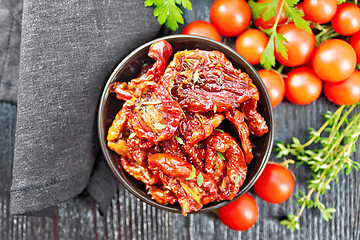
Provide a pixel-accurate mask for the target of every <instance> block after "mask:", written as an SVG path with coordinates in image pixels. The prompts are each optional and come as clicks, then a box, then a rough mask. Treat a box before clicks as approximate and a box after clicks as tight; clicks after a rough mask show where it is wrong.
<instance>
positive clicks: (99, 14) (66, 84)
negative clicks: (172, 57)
mask: <svg viewBox="0 0 360 240" xmlns="http://www.w3.org/2000/svg"><path fill="white" fill-rule="evenodd" d="M152 11H153V9H152V8H146V7H144V1H143V0H103V1H97V0H62V1H42V0H24V3H23V19H22V36H21V54H20V76H19V86H18V98H17V101H18V113H17V129H16V140H15V152H14V162H13V176H12V187H11V203H10V210H11V213H12V214H24V213H29V212H34V211H39V210H43V209H48V208H49V207H52V206H54V205H56V204H58V203H60V202H62V201H65V200H67V199H69V198H71V197H74V196H76V195H78V194H79V193H80V192H82V191H83V190H84V188H85V187H86V186H87V184H88V183H89V177H90V174H91V172H92V169H93V164H94V159H95V157H96V155H97V151H96V147H95V146H96V139H97V136H96V131H95V126H96V122H95V115H96V113H97V112H96V110H97V106H98V103H99V99H100V95H101V93H102V89H103V87H104V85H105V82H106V80H107V78H108V77H109V76H110V74H111V71H112V70H113V69H114V68H115V66H116V64H117V63H118V62H119V61H120V60H121V59H122V58H123V57H124V56H125V55H126V54H127V53H129V52H130V51H131V50H133V49H134V48H136V47H137V46H139V45H141V44H143V43H144V42H146V41H148V40H150V39H152V38H153V37H155V36H156V34H157V33H158V32H159V29H160V26H159V25H158V22H157V20H156V19H155V18H154V17H153V13H152ZM98 165H100V166H101V165H106V164H103V163H101V164H98ZM102 169H104V168H102ZM101 171H108V170H101ZM101 171H100V173H96V172H94V174H93V176H94V178H93V179H92V180H91V181H90V182H91V183H92V184H93V185H91V187H89V188H88V189H89V192H90V193H91V192H92V193H94V194H95V195H96V196H97V197H98V198H97V200H98V201H109V199H108V197H107V198H103V197H102V192H101V191H100V192H99V191H98V190H99V189H98V188H97V187H96V186H99V188H101V186H104V183H103V182H101V181H100V182H99V181H98V180H99V179H100V178H101V176H103V175H104V173H101ZM105 175H106V173H105ZM106 181H111V180H109V179H107V180H106ZM110 188H111V187H110ZM95 198H96V197H95ZM104 206H105V205H104Z"/></svg>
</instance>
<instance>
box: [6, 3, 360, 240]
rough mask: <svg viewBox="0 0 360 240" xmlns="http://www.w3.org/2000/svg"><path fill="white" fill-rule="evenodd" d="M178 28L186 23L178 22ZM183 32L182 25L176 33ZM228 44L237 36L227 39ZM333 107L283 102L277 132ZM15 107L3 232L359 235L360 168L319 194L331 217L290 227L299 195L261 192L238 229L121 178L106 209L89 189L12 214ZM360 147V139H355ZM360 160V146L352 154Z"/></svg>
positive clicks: (43, 235) (301, 171) (200, 9)
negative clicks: (275, 197)
mask: <svg viewBox="0 0 360 240" xmlns="http://www.w3.org/2000/svg"><path fill="white" fill-rule="evenodd" d="M192 2H193V11H192V12H189V11H185V23H189V22H191V21H193V20H196V19H202V20H209V14H208V13H209V10H210V6H211V3H212V2H213V1H210V0H206V1H205V0H204V1H192ZM181 28H183V26H182V27H181ZM179 32H181V29H179V30H178V31H177V33H179ZM225 41H226V43H227V44H228V45H230V46H233V43H234V39H225ZM334 109H336V107H335V106H334V105H333V104H331V103H329V102H328V101H327V100H326V99H325V98H324V97H323V96H321V97H320V99H318V100H317V101H316V102H314V103H312V104H309V105H307V106H296V105H293V104H290V103H288V102H287V101H284V102H283V103H281V104H280V105H279V106H278V107H276V108H275V109H274V113H275V119H276V134H275V139H276V140H281V141H284V142H289V141H291V137H292V136H297V137H298V138H299V139H300V140H301V141H305V140H306V139H307V128H308V127H309V126H312V127H314V128H318V127H320V126H321V124H322V120H321V113H323V112H325V111H327V110H334ZM15 119H16V106H13V105H11V104H8V103H0V239H1V240H7V239H126V240H128V239H144V240H152V239H157V240H161V239H171V240H175V239H186V240H188V239H190V240H195V239H196V240H198V239H209V240H210V239H214V240H215V239H216V240H222V239H254V240H262V239H294V240H295V239H309V240H322V239H329V240H337V239H354V240H355V239H360V226H359V223H360V203H359V202H360V201H359V199H360V189H359V186H360V175H359V173H358V172H352V173H351V174H350V175H349V176H344V175H340V176H339V181H338V183H337V184H334V183H333V184H332V185H331V186H332V189H330V190H329V191H328V193H327V195H326V197H325V198H324V202H325V203H326V204H327V205H328V206H332V207H335V208H336V209H337V212H336V213H335V214H334V218H333V219H332V220H330V221H329V222H325V221H324V220H322V218H321V216H320V213H319V212H318V211H317V210H312V209H311V210H307V211H305V213H304V214H303V216H302V218H301V220H300V223H301V229H300V231H296V232H291V231H290V230H287V229H286V228H285V227H283V226H280V225H279V220H280V219H282V218H283V217H284V216H286V214H287V213H288V212H291V213H296V212H297V211H298V206H297V205H296V199H295V198H294V197H291V198H290V199H289V200H288V201H287V202H285V203H282V204H269V203H266V202H264V201H262V200H261V199H260V198H258V197H257V196H256V195H255V194H254V193H253V192H252V191H250V193H252V195H253V196H254V197H255V199H256V201H257V203H258V209H259V217H258V221H257V223H256V224H255V226H254V227H253V228H251V229H250V230H248V231H245V232H236V231H232V230H230V229H228V228H227V227H225V226H224V225H223V224H222V223H221V222H220V220H219V219H218V218H217V217H216V215H215V214H213V213H206V214H190V215H189V216H188V217H186V218H184V217H183V216H182V215H180V214H175V213H169V212H165V211H162V210H159V209H156V208H154V207H151V206H150V205H147V204H145V203H143V202H141V201H139V200H138V199H136V198H135V197H134V196H133V195H132V194H130V193H129V192H128V191H127V190H126V189H125V188H124V187H122V186H121V185H119V187H118V191H117V193H116V194H115V195H114V197H113V200H112V203H111V206H110V208H109V209H108V211H107V212H106V214H104V215H101V214H100V212H99V210H98V208H97V206H96V204H95V203H94V202H93V201H92V200H91V199H90V198H89V197H87V196H81V197H77V198H75V199H71V200H69V201H67V202H65V203H62V204H60V205H59V206H58V208H57V211H56V215H55V217H29V216H9V189H10V179H11V161H12V157H13V152H12V151H13V147H14V137H15V136H14V134H15V122H16V120H15ZM357 147H359V143H357ZM353 158H354V159H356V160H357V161H359V160H360V156H359V153H355V154H354V156H353ZM291 169H292V170H293V171H294V172H295V175H296V177H297V181H296V185H295V192H297V191H298V190H299V189H302V190H306V183H305V181H306V180H307V179H309V177H310V174H309V171H308V169H307V167H305V166H292V167H291Z"/></svg>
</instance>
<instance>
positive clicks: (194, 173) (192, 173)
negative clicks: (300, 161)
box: [185, 165, 196, 180]
mask: <svg viewBox="0 0 360 240" xmlns="http://www.w3.org/2000/svg"><path fill="white" fill-rule="evenodd" d="M194 177H196V169H195V167H194V165H193V166H192V172H191V173H190V175H189V177H187V178H185V179H186V180H191V179H193V178H194Z"/></svg>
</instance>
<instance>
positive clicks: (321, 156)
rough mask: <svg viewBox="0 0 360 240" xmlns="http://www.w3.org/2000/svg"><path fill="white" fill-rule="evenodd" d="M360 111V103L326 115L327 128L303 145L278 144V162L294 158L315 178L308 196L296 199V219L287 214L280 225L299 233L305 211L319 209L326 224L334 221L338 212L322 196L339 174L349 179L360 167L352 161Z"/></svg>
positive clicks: (312, 132)
mask: <svg viewBox="0 0 360 240" xmlns="http://www.w3.org/2000/svg"><path fill="white" fill-rule="evenodd" d="M359 107H360V102H359V103H357V104H353V105H350V106H344V105H342V106H340V107H339V108H338V109H337V110H336V111H335V112H330V111H328V112H326V113H325V114H323V118H324V120H325V122H324V124H323V125H322V126H321V127H320V128H319V130H317V131H316V130H314V129H313V128H310V129H309V130H310V139H309V141H307V142H306V143H304V144H301V142H300V140H299V139H297V138H295V137H294V138H293V139H292V140H293V143H291V144H286V145H285V144H284V143H282V142H279V143H278V144H277V147H276V149H275V150H276V151H277V152H278V154H277V157H278V158H280V157H284V156H288V155H292V156H293V157H295V159H296V160H297V162H298V164H306V165H308V166H309V167H310V171H311V174H312V179H311V180H308V181H307V183H308V192H307V193H305V192H304V191H302V190H300V191H299V195H295V196H296V197H297V204H298V205H299V206H300V209H299V212H298V213H297V215H294V214H288V215H287V219H285V220H282V221H281V222H280V224H281V225H285V226H287V228H290V229H291V230H295V229H296V230H298V229H299V228H300V224H299V218H300V216H301V214H302V213H303V211H304V210H305V208H307V209H309V208H317V209H318V210H319V211H320V213H321V216H322V218H323V219H324V220H325V221H329V219H332V217H333V216H332V214H333V213H334V212H336V209H335V208H332V207H327V206H325V204H324V203H323V202H321V200H320V196H321V195H324V194H325V193H326V191H327V190H329V189H330V183H331V182H332V181H333V180H335V182H337V180H338V175H339V173H343V172H345V173H346V175H349V174H350V172H351V170H353V169H355V170H358V169H359V167H360V164H359V163H358V162H356V161H353V160H351V159H350V156H351V155H352V153H353V152H355V150H356V147H355V144H356V141H357V139H358V137H359V135H360V113H358V112H357V108H359ZM317 143H318V144H320V146H321V147H319V145H316V144H317ZM309 146H311V147H312V148H311V149H310V148H308V147H309ZM313 195H315V196H313Z"/></svg>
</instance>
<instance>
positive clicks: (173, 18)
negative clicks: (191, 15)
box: [145, 0, 192, 31]
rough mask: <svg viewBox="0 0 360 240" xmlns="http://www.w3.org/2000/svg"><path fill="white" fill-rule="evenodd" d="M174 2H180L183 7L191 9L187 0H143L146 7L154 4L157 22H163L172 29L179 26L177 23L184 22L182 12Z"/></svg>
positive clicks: (161, 23)
mask: <svg viewBox="0 0 360 240" xmlns="http://www.w3.org/2000/svg"><path fill="white" fill-rule="evenodd" d="M176 4H178V5H180V4H181V5H182V6H183V7H184V8H185V9H188V10H192V5H191V2H190V1H189V0H145V6H146V7H151V6H153V5H155V9H154V16H155V17H157V19H158V22H159V24H160V25H163V24H165V25H166V26H167V27H168V28H170V29H171V30H172V31H175V30H176V29H177V28H178V27H179V25H178V24H179V23H180V24H184V19H183V17H182V14H183V12H182V11H181V9H180V8H179V7H178V6H176Z"/></svg>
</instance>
